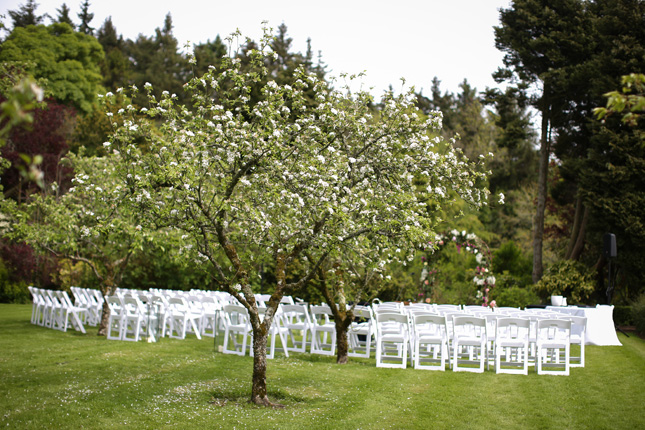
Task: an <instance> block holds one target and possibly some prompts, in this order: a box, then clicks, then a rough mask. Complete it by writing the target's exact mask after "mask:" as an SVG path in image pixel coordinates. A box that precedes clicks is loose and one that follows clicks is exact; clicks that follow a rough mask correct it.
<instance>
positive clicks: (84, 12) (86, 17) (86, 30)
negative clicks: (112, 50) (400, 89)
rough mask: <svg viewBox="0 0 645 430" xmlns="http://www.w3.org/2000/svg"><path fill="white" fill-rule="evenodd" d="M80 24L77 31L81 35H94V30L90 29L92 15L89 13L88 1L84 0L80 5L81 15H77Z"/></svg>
mask: <svg viewBox="0 0 645 430" xmlns="http://www.w3.org/2000/svg"><path fill="white" fill-rule="evenodd" d="M78 18H79V19H80V20H81V23H80V24H79V25H78V31H80V32H81V33H83V34H89V35H92V34H94V28H93V27H90V22H92V20H93V19H94V14H93V13H90V1H89V0H84V1H83V4H81V13H79V14H78Z"/></svg>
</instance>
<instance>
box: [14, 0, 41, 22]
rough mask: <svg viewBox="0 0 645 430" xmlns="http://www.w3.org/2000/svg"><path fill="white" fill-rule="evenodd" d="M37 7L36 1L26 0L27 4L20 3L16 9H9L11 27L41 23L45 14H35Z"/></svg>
mask: <svg viewBox="0 0 645 430" xmlns="http://www.w3.org/2000/svg"><path fill="white" fill-rule="evenodd" d="M37 8H38V3H36V2H35V1H34V0H27V4H23V5H20V7H19V8H18V10H10V11H9V16H10V17H11V20H12V21H13V28H16V27H27V26H28V25H38V24H42V23H43V20H44V19H45V16H47V15H36V9H37Z"/></svg>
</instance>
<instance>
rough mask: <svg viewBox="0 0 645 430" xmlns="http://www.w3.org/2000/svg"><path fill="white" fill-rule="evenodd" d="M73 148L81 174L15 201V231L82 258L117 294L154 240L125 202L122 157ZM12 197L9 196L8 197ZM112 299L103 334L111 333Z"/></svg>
mask: <svg viewBox="0 0 645 430" xmlns="http://www.w3.org/2000/svg"><path fill="white" fill-rule="evenodd" d="M113 161H114V158H112V159H110V160H109V162H108V160H107V159H105V158H98V157H95V158H86V157H82V156H76V155H74V154H69V156H68V158H67V159H66V160H65V162H66V163H68V165H69V167H72V168H74V170H75V172H76V174H75V177H74V178H73V179H72V184H73V185H74V187H73V188H71V189H70V190H69V192H67V193H66V194H64V195H60V194H61V193H58V189H57V186H56V184H55V183H53V184H52V185H51V190H48V191H46V192H45V191H43V192H42V193H40V194H38V195H33V196H32V198H31V200H30V201H29V202H27V203H24V204H22V205H19V206H15V205H13V206H12V215H13V217H14V219H15V221H16V222H15V223H14V228H13V230H12V232H11V234H10V235H11V236H13V237H14V238H16V239H18V240H24V241H25V242H27V243H28V244H30V245H32V246H33V247H34V248H37V249H40V250H43V251H45V252H48V253H51V254H52V255H54V256H56V257H57V258H60V259H69V260H72V261H74V262H83V263H85V264H86V265H87V266H89V268H90V269H91V270H92V272H93V273H94V275H95V277H96V279H97V282H98V284H99V286H100V289H101V292H102V293H103V295H112V294H114V292H115V290H116V287H117V286H118V285H119V282H120V280H121V278H122V277H123V273H124V271H125V270H126V267H127V264H128V261H129V259H130V257H131V256H132V254H133V253H134V252H135V251H136V250H137V249H141V248H143V246H144V244H145V243H146V242H147V241H149V240H151V234H150V233H149V232H146V231H143V230H142V228H141V226H140V225H138V222H137V214H136V213H133V212H131V211H129V210H128V209H129V207H124V206H123V205H122V204H121V203H122V200H123V198H124V197H125V196H126V194H127V191H126V190H124V189H123V186H122V185H121V184H119V176H120V174H121V172H120V171H119V169H120V168H122V167H123V165H122V164H121V163H114V162H113ZM6 203H8V202H6ZM109 316H110V310H109V308H108V306H107V303H104V306H103V315H102V319H101V322H100V325H99V332H98V334H99V335H105V334H106V333H107V323H108V319H109Z"/></svg>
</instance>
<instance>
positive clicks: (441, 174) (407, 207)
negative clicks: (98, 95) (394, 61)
mask: <svg viewBox="0 0 645 430" xmlns="http://www.w3.org/2000/svg"><path fill="white" fill-rule="evenodd" d="M255 46H257V49H250V50H248V51H246V52H245V54H246V56H247V58H248V60H249V64H248V65H246V66H245V67H244V68H242V67H241V64H240V61H239V60H238V59H237V58H224V59H223V65H222V67H221V68H220V69H218V70H217V72H216V71H215V70H214V69H211V71H210V72H208V73H206V74H205V75H204V76H201V77H197V78H195V79H193V80H191V81H190V82H188V83H187V84H186V85H185V89H186V90H187V91H188V92H189V95H190V98H192V100H193V104H192V107H191V108H190V110H189V109H188V108H185V107H183V106H177V104H176V101H175V100H176V96H175V95H174V94H168V93H167V92H164V93H162V96H161V99H160V100H157V99H156V98H155V97H154V96H152V88H151V86H150V85H146V91H148V93H149V94H150V95H151V96H150V98H149V106H147V107H144V108H142V109H141V111H143V112H144V113H146V114H148V115H149V119H148V120H143V119H139V117H138V116H137V115H136V113H137V112H135V108H127V109H124V110H123V111H122V115H123V121H122V126H121V127H119V128H118V130H117V131H116V132H115V133H114V135H113V138H112V142H111V145H112V148H113V151H114V153H115V154H116V156H119V157H120V156H123V157H124V158H125V161H126V163H125V166H126V169H127V172H124V173H126V174H124V175H123V183H122V187H123V189H128V190H130V191H131V195H130V197H129V201H130V203H131V204H132V205H133V206H134V207H137V208H139V209H142V210H144V211H145V212H146V213H147V214H148V219H149V220H150V221H153V220H154V222H155V223H159V222H163V223H165V224H167V225H172V226H175V227H176V228H179V229H182V230H183V231H184V232H185V238H186V240H187V244H188V245H189V246H194V247H195V249H196V250H197V251H198V253H199V258H200V259H201V261H202V262H203V264H204V265H209V266H210V268H211V275H212V277H213V279H214V281H215V282H216V283H217V284H218V285H219V287H220V288H221V289H223V290H225V291H228V292H229V293H230V294H232V295H233V296H234V297H235V298H236V299H237V300H238V301H239V302H240V303H241V304H242V305H244V306H245V307H246V309H247V310H248V312H249V315H250V321H251V326H252V331H253V351H254V363H253V384H252V390H251V401H253V402H255V403H257V404H262V405H272V403H271V402H270V401H269V399H268V397H267V387H266V366H267V364H266V343H267V334H268V332H269V329H270V327H271V324H272V322H273V318H274V316H275V312H276V310H277V308H278V305H279V302H280V300H281V298H282V297H283V295H284V294H289V293H291V292H292V291H295V290H297V289H298V288H300V287H302V286H303V285H304V284H305V283H306V282H308V281H310V280H311V279H312V278H313V277H314V276H315V275H316V273H317V272H318V271H319V269H320V268H322V267H323V264H324V263H325V261H327V260H328V259H330V258H335V259H337V258H339V257H340V256H341V255H342V253H343V252H344V251H345V250H348V249H349V250H353V249H373V250H375V252H374V253H373V254H372V257H373V258H375V257H378V258H377V259H375V260H374V264H375V265H376V266H377V267H382V266H383V265H385V264H386V261H387V260H388V259H394V258H398V259H400V260H401V261H409V260H410V259H412V258H413V255H414V252H415V250H416V249H418V247H419V246H420V244H422V243H424V242H427V239H428V237H429V236H430V235H432V234H433V233H432V232H433V223H432V221H431V217H429V216H428V212H429V211H430V212H432V209H429V208H431V207H434V205H436V204H437V202H440V201H443V200H444V199H445V198H446V197H445V196H446V195H448V192H447V189H446V187H453V188H456V189H459V190H460V191H461V194H462V195H463V196H464V197H465V198H467V199H468V200H469V201H471V202H472V203H473V204H480V203H481V202H482V201H483V199H484V198H485V192H484V191H483V190H481V189H479V188H477V187H476V183H477V182H478V181H479V180H480V178H479V176H477V175H476V174H474V173H472V172H470V171H469V169H468V164H467V163H466V162H465V161H464V160H463V159H462V158H461V157H460V156H459V155H458V154H457V153H456V152H455V151H454V150H452V148H451V147H450V146H449V145H448V146H443V147H442V150H441V151H437V150H436V149H435V145H437V144H438V143H440V142H441V141H440V139H439V138H433V137H432V136H433V132H434V131H435V130H436V129H437V128H438V127H439V126H440V123H441V116H440V114H438V113H437V114H435V115H433V116H432V117H430V118H424V117H423V116H422V115H421V114H419V113H418V112H417V110H416V109H415V108H414V97H413V94H412V93H409V94H403V95H400V96H394V95H393V94H386V95H385V96H384V98H383V100H382V108H381V109H380V110H379V111H378V112H376V113H374V112H372V111H370V108H369V106H370V105H371V104H372V102H373V99H372V97H371V96H370V95H369V94H368V93H366V92H359V93H352V92H351V91H350V90H349V89H347V88H345V89H340V90H332V89H329V88H328V86H327V85H326V84H325V83H324V82H323V81H321V80H320V79H319V78H317V77H316V76H314V75H312V74H308V73H306V72H305V70H304V69H303V68H300V69H298V70H296V71H295V72H294V79H293V83H292V84H291V85H288V84H284V85H278V84H277V83H276V82H275V81H273V80H271V79H270V76H268V72H267V69H266V67H265V64H266V60H267V58H268V57H271V56H274V55H275V54H274V53H273V52H271V51H270V49H269V47H270V46H271V37H270V36H269V34H268V32H265V36H264V38H263V39H262V40H261V42H260V43H259V44H257V45H255ZM258 85H260V87H261V95H262V97H261V100H260V101H258V102H253V101H252V98H251V97H250V93H251V90H252V89H253V90H254V91H255V90H256V88H257V86H258ZM134 90H135V91H136V89H134ZM312 94H313V99H312V98H311V95H312ZM308 100H314V101H315V103H316V104H315V105H314V106H311V104H310V103H309V104H308ZM115 119H116V118H115ZM156 124H160V125H159V126H158V127H157V126H156ZM419 180H421V182H422V183H423V184H424V187H423V189H422V191H420V190H418V189H417V185H416V183H417V182H415V181H419ZM188 241H189V242H188ZM269 259H270V260H272V264H273V265H274V266H275V277H276V279H277V281H276V285H275V288H274V290H273V294H272V295H271V299H270V301H269V303H268V306H267V309H266V311H265V312H264V317H261V316H260V314H259V312H258V306H257V303H256V301H255V298H254V294H253V293H254V292H253V290H252V288H251V280H252V278H254V277H257V276H259V275H260V273H261V268H262V265H263V263H266V262H267V261H268V260H269ZM296 261H297V262H298V264H302V267H303V269H302V270H300V271H299V273H301V275H300V276H298V278H297V279H290V280H289V282H287V274H288V273H290V271H291V270H292V268H293V265H294V263H296Z"/></svg>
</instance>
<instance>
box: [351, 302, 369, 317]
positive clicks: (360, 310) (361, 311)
mask: <svg viewBox="0 0 645 430" xmlns="http://www.w3.org/2000/svg"><path fill="white" fill-rule="evenodd" d="M352 312H353V313H354V318H362V319H365V320H369V319H372V318H374V312H372V308H370V307H369V306H360V305H356V306H354V310H353V311H352Z"/></svg>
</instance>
